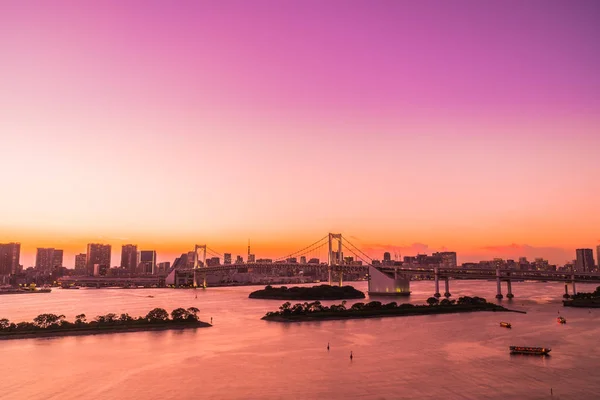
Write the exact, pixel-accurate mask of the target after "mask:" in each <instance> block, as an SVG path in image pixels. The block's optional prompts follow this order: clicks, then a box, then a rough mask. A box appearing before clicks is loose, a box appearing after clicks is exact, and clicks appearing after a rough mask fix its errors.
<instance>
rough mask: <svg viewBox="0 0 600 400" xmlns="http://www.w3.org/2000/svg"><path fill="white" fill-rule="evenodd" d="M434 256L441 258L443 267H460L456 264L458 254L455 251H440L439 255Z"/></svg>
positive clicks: (434, 254)
mask: <svg viewBox="0 0 600 400" xmlns="http://www.w3.org/2000/svg"><path fill="white" fill-rule="evenodd" d="M433 256H434V257H440V258H441V261H442V262H441V264H442V266H443V267H446V268H456V266H457V265H458V264H457V262H456V252H454V251H440V252H438V253H433Z"/></svg>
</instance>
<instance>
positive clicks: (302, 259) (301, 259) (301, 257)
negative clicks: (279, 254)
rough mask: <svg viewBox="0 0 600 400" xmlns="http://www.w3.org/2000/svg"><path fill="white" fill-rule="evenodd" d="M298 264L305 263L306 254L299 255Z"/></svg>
mask: <svg viewBox="0 0 600 400" xmlns="http://www.w3.org/2000/svg"><path fill="white" fill-rule="evenodd" d="M300 264H306V256H300Z"/></svg>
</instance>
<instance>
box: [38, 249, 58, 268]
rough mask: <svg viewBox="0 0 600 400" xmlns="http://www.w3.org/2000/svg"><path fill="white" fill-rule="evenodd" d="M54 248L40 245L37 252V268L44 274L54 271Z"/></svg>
mask: <svg viewBox="0 0 600 400" xmlns="http://www.w3.org/2000/svg"><path fill="white" fill-rule="evenodd" d="M53 263H54V249H53V248H41V247H38V249H37V252H36V253H35V269H36V270H38V271H39V272H41V273H44V274H51V273H52V266H53Z"/></svg>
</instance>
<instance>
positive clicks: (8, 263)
mask: <svg viewBox="0 0 600 400" xmlns="http://www.w3.org/2000/svg"><path fill="white" fill-rule="evenodd" d="M20 257H21V243H4V244H2V243H0V275H10V274H16V273H17V272H18V271H19V259H20Z"/></svg>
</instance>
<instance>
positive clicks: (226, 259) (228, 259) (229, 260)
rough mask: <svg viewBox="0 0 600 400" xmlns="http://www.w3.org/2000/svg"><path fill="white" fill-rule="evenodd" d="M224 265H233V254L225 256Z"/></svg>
mask: <svg viewBox="0 0 600 400" xmlns="http://www.w3.org/2000/svg"><path fill="white" fill-rule="evenodd" d="M223 264H225V265H229V264H231V253H225V254H223Z"/></svg>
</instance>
